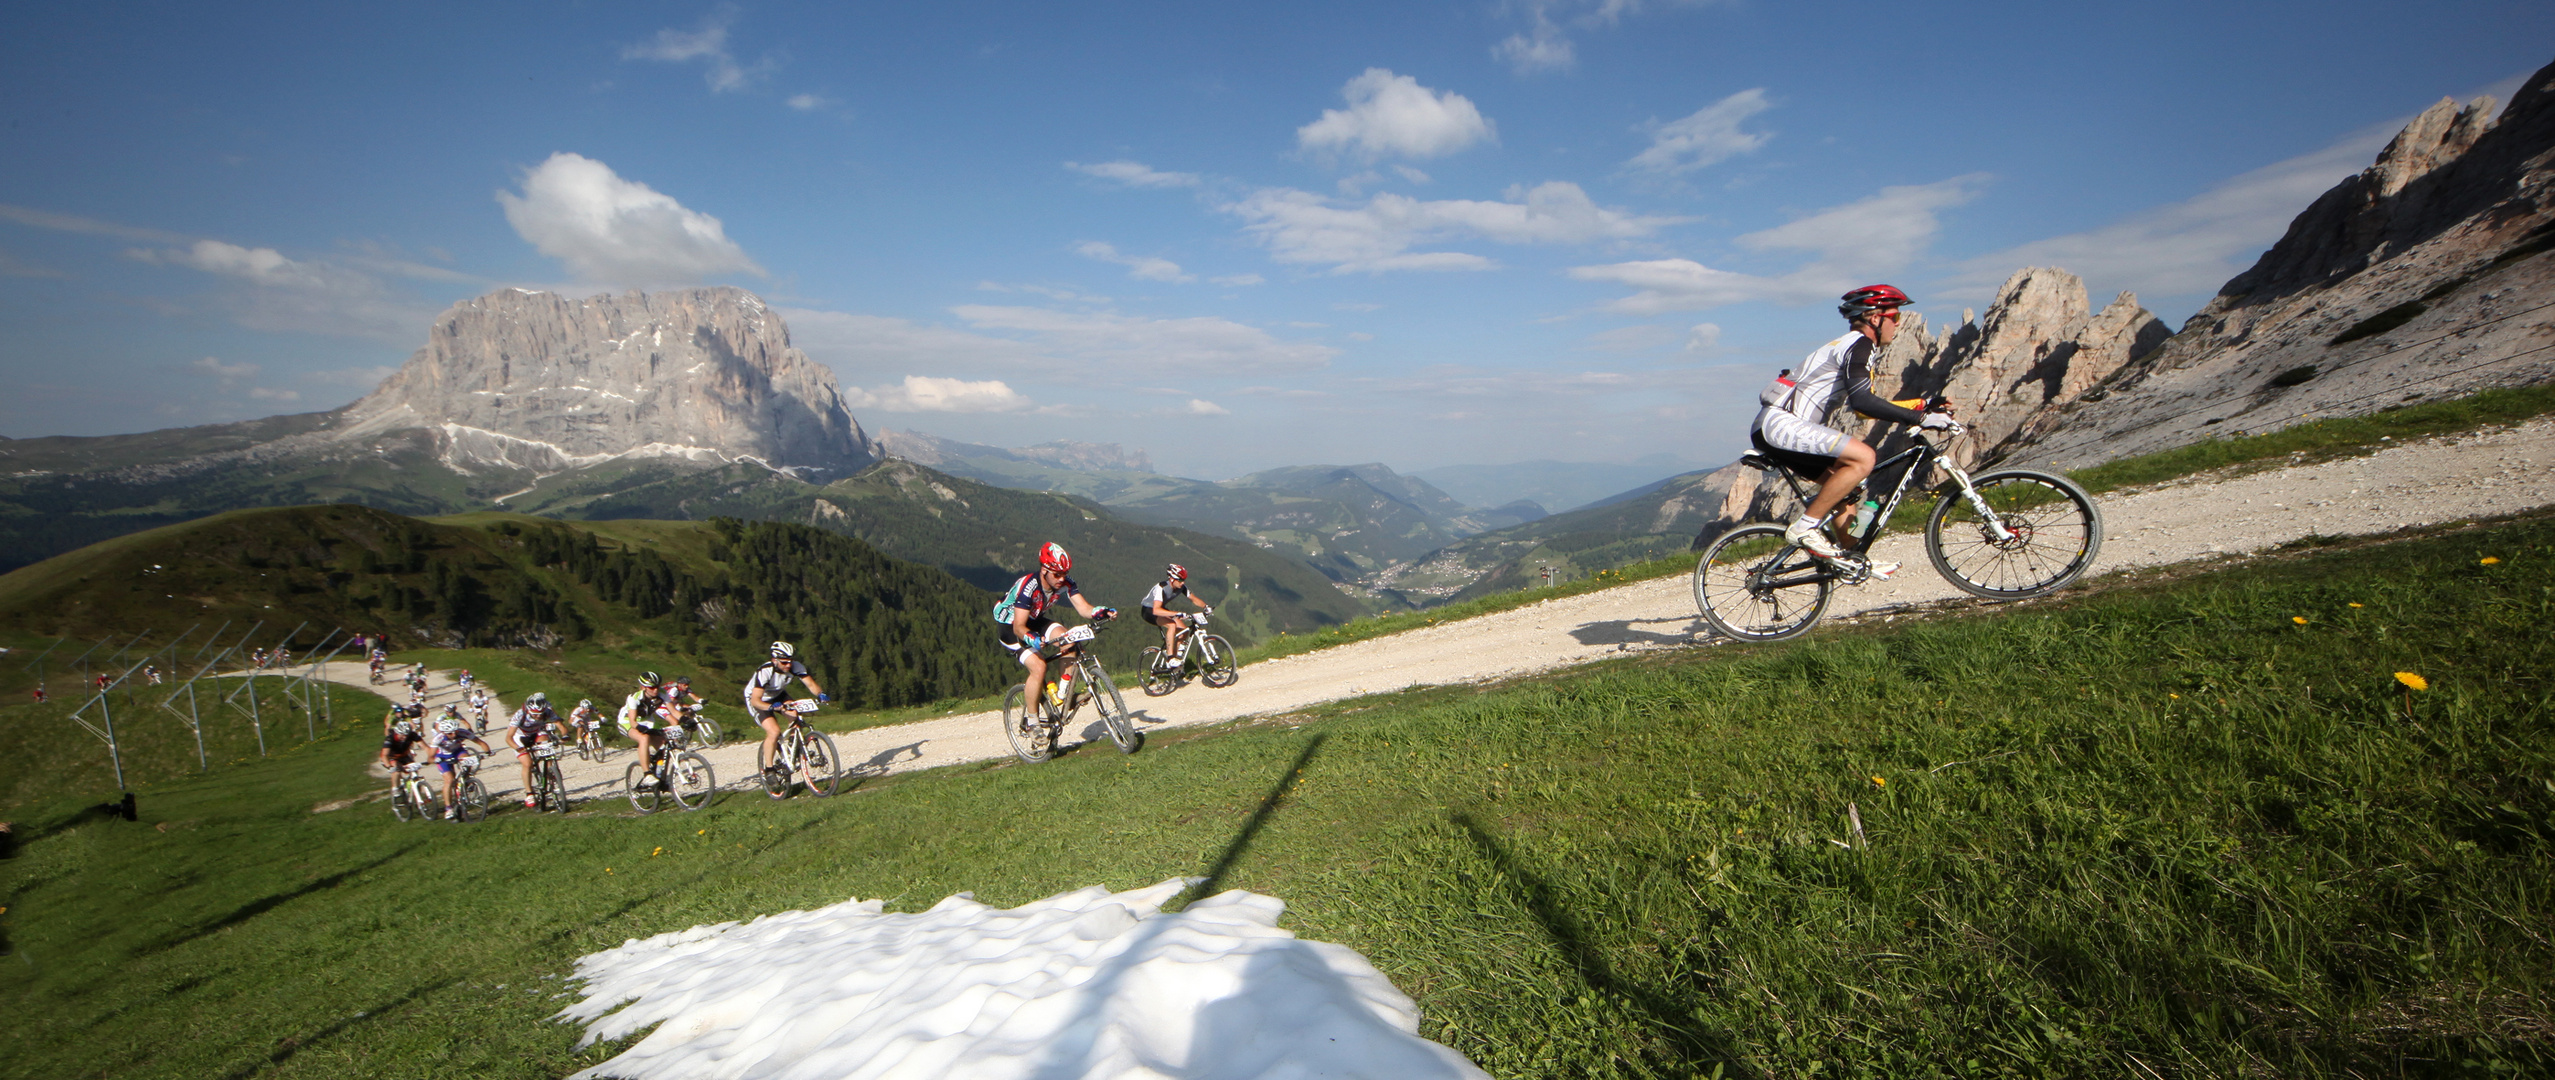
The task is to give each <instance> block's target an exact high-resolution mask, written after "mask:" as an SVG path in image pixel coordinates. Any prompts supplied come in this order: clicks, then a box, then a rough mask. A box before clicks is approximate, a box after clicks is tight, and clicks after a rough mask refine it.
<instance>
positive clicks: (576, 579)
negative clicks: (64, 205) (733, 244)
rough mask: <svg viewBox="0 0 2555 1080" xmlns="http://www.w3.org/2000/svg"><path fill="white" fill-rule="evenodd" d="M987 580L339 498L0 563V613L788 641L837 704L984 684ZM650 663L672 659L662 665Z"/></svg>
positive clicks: (690, 658)
mask: <svg viewBox="0 0 2555 1080" xmlns="http://www.w3.org/2000/svg"><path fill="white" fill-rule="evenodd" d="M993 601H994V597H993V595H992V594H991V593H989V592H986V591H984V590H982V589H978V588H976V587H974V586H971V585H969V584H967V583H966V582H963V581H960V580H958V579H956V578H954V577H951V576H950V575H949V574H947V573H945V572H943V571H940V570H937V569H934V568H931V567H928V566H922V565H918V564H915V563H910V562H905V561H901V560H897V559H893V558H890V557H888V556H886V555H884V554H882V553H880V552H879V551H878V550H877V549H875V548H873V547H871V546H870V545H868V544H865V543H862V542H861V541H859V540H856V539H852V538H849V537H845V536H841V535H838V534H835V533H830V532H827V531H824V530H820V529H814V528H809V527H807V526H803V525H792V524H785V523H779V522H750V523H749V522H738V521H733V520H721V521H713V522H664V521H616V522H602V523H575V524H571V523H565V522H556V521H549V520H544V519H540V518H531V517H525V516H522V515H516V514H473V515H467V516H463V517H458V518H451V519H445V520H441V521H424V520H418V519H414V518H406V517H401V516H399V515H397V514H392V513H388V512H385V511H380V510H374V509H370V508H367V507H357V506H342V505H341V506H313V507H296V508H289V509H281V510H241V511H233V512H230V513H226V514H220V515H216V516H214V517H210V518H206V519H203V520H200V521H194V522H188V523H185V524H182V525H174V526H167V527H163V528H160V529H154V530H150V531H148V532H143V533H137V534H134V535H131V536H125V537H119V538H117V539H114V540H110V541H106V542H104V543H101V544H98V545H94V546H92V547H90V548H86V549H83V550H81V551H78V552H74V553H72V554H69V555H64V556H57V557H55V558H53V559H49V560H46V561H45V562H42V563H38V564H36V565H34V566H29V567H23V568H21V569H19V570H16V571H12V572H10V573H9V574H6V575H0V623H5V624H6V625H8V626H10V627H12V628H14V629H17V630H19V631H22V632H26V633H34V634H43V635H66V636H79V637H98V636H104V635H107V634H113V633H138V632H140V631H141V630H143V629H145V628H157V629H159V630H161V631H163V632H164V633H170V632H175V631H177V630H179V629H182V628H183V627H185V626H187V625H189V624H192V623H194V622H197V621H198V620H201V621H203V622H204V623H205V624H206V625H208V626H209V625H214V624H218V623H220V622H222V621H223V620H231V621H233V622H234V624H235V628H236V629H245V628H246V627H248V626H249V625H250V624H252V623H255V622H258V621H260V620H263V621H264V622H265V624H266V628H267V629H266V632H267V633H269V634H275V635H280V634H282V633H284V632H287V631H289V630H290V629H291V628H292V627H293V626H294V625H295V624H297V623H302V622H305V621H307V622H308V623H309V624H310V625H311V627H312V629H310V630H308V631H305V633H304V634H303V636H302V640H301V641H300V642H298V646H299V648H300V649H301V650H304V651H306V650H308V649H309V648H311V647H313V646H316V645H317V644H318V643H319V639H320V638H321V637H322V636H324V635H325V634H327V633H328V632H329V631H331V630H335V629H338V628H345V629H349V630H373V631H379V632H383V633H386V634H387V635H388V636H389V637H390V638H391V640H392V642H393V643H394V644H395V645H397V646H401V647H438V648H468V647H479V648H505V649H519V650H530V651H532V652H534V653H536V654H542V655H549V656H554V657H560V656H565V655H567V654H569V653H579V654H589V655H590V654H594V653H598V652H601V653H610V654H618V655H622V656H639V657H662V658H664V659H665V660H666V661H669V662H670V661H680V662H681V663H682V664H683V665H684V666H685V667H687V668H693V669H699V670H702V671H704V672H705V673H715V674H717V675H722V676H726V677H727V678H728V679H729V680H730V681H733V680H734V679H735V678H739V677H741V676H742V675H743V673H744V672H745V671H747V670H749V669H750V668H752V667H753V666H754V665H755V664H757V663H759V662H760V661H761V659H762V656H763V647H764V645H765V644H766V643H768V642H770V641H771V640H773V639H775V638H788V639H791V640H795V641H798V642H800V643H801V644H802V646H803V647H804V649H805V650H806V653H807V656H808V658H809V660H810V662H811V664H812V665H814V666H815V667H816V668H817V669H818V670H819V671H821V672H824V673H825V675H826V677H827V678H828V680H829V681H830V682H832V683H833V684H834V689H835V690H836V691H837V694H838V696H839V697H840V698H841V699H842V700H843V701H844V702H845V703H846V704H848V705H852V706H855V707H882V706H896V705H910V704H917V703H920V702H926V701H935V700H940V699H943V698H950V697H961V696H971V695H976V694H983V693H987V692H990V691H991V690H992V689H993V688H995V687H997V686H999V685H1000V684H1001V682H1002V681H1003V680H1004V679H1005V678H1007V677H1008V672H1007V669H1006V668H1005V667H1004V666H1003V660H1004V657H1003V655H1002V654H1001V653H1000V652H999V651H997V650H995V649H993V648H992V647H991V646H990V645H989V641H990V637H991V634H990V630H989V624H990V620H989V618H988V617H987V615H986V612H987V611H988V610H989V609H990V608H991V606H992V604H993ZM669 666H671V665H670V664H669Z"/></svg>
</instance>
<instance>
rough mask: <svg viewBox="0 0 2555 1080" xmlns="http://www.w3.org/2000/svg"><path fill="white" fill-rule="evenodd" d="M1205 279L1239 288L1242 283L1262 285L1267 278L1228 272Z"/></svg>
mask: <svg viewBox="0 0 2555 1080" xmlns="http://www.w3.org/2000/svg"><path fill="white" fill-rule="evenodd" d="M1207 280H1208V281H1212V282H1215V283H1216V284H1218V285H1230V286H1234V287H1236V288H1239V287H1241V286H1244V285H1263V284H1266V283H1267V282H1268V280H1269V279H1267V278H1264V277H1261V276H1260V275H1258V274H1229V275H1226V276H1224V277H1217V278H1208V279H1207Z"/></svg>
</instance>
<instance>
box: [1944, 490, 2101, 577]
mask: <svg viewBox="0 0 2555 1080" xmlns="http://www.w3.org/2000/svg"><path fill="white" fill-rule="evenodd" d="M1970 486H1971V487H1973V488H1976V489H1977V491H1978V498H1979V501H1980V502H1983V503H1985V504H1986V505H1987V510H1988V511H1989V512H1990V513H1992V514H1993V515H1994V516H1995V520H1994V521H1992V522H1991V521H1990V520H1989V519H1988V518H1987V517H1984V516H1982V515H1981V514H1980V513H1979V508H1978V507H1977V506H1975V505H1973V504H1972V503H1971V502H1970V500H1969V496H1968V494H1967V493H1965V492H1962V491H1959V490H1957V489H1955V490H1954V491H1952V492H1951V493H1950V494H1947V495H1945V496H1943V501H1941V502H1939V503H1936V504H1934V513H1933V514H1932V515H1930V516H1928V517H1927V518H1926V519H1925V554H1926V557H1927V558H1929V559H1932V560H1933V562H1934V569H1935V570H1937V571H1939V572H1941V573H1942V575H1943V578H1944V580H1947V581H1949V582H1951V583H1952V584H1953V585H1954V586H1957V587H1958V588H1959V589H1960V590H1961V591H1962V592H1966V593H1969V594H1970V595H1972V596H1983V597H1986V598H1988V599H1990V600H2021V599H2025V598H2028V597H2034V596H2041V595H2044V594H2047V593H2050V592H2053V591H2056V590H2057V589H2058V588H2059V587H2060V586H2062V585H2065V584H2067V583H2068V582H2071V581H2074V580H2076V579H2077V578H2079V577H2081V576H2083V575H2084V573H2085V571H2086V569H2087V568H2089V567H2091V566H2093V565H2094V556H2095V555H2098V554H2100V553H2101V552H2102V549H2103V513H2102V510H2101V509H2100V508H2098V507H2096V506H2095V505H2094V497H2093V496H2091V495H2088V494H2086V493H2085V489H2084V488H2081V487H2078V486H2076V482H2075V481H2073V480H2069V479H2067V478H2066V477H2064V476H2058V475H2054V474H2051V473H2045V472H2035V471H2033V470H2030V469H2004V470H2000V471H1997V472H1992V473H1988V474H1986V475H1984V476H1980V477H1978V478H1977V479H1975V480H1972V481H1970ZM1998 525H2002V526H2003V527H2004V528H2003V529H2002V530H2001V532H2000V530H1999V529H1998V528H1997V527H1996V526H1998Z"/></svg>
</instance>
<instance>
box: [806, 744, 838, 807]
mask: <svg viewBox="0 0 2555 1080" xmlns="http://www.w3.org/2000/svg"><path fill="white" fill-rule="evenodd" d="M798 775H799V779H800V780H801V781H803V782H805V783H806V784H807V793H808V794H810V795H814V796H816V797H817V798H820V799H822V798H824V797H826V796H828V795H831V794H833V793H834V781H835V778H836V777H838V776H840V775H842V765H841V763H840V760H839V759H837V758H836V757H835V756H834V737H833V736H831V735H827V734H826V733H824V732H822V731H818V730H815V729H814V728H810V729H808V732H807V741H806V742H805V743H803V744H801V745H800V746H799V748H798Z"/></svg>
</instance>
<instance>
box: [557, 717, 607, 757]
mask: <svg viewBox="0 0 2555 1080" xmlns="http://www.w3.org/2000/svg"><path fill="white" fill-rule="evenodd" d="M568 726H569V727H572V728H575V729H576V731H577V760H579V761H601V760H603V759H604V758H605V757H608V756H610V755H611V753H612V748H611V747H608V746H605V745H603V717H601V716H589V717H587V718H585V719H584V720H570V721H568Z"/></svg>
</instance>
